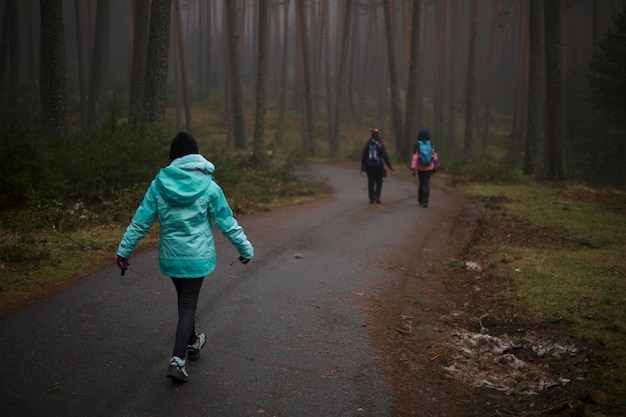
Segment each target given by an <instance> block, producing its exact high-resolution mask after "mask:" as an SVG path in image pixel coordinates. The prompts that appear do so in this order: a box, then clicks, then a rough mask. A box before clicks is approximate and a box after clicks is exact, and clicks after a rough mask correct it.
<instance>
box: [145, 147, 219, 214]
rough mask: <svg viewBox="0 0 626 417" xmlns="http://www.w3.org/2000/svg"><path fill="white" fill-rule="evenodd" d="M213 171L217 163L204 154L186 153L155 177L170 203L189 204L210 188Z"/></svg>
mask: <svg viewBox="0 0 626 417" xmlns="http://www.w3.org/2000/svg"><path fill="white" fill-rule="evenodd" d="M213 171H215V165H213V164H212V163H211V162H209V161H207V160H206V159H204V157H203V156H202V155H200V154H190V155H185V156H183V157H182V158H178V159H174V160H173V161H172V162H171V163H170V165H169V166H167V167H165V168H163V169H161V170H160V171H159V174H158V175H157V177H156V179H155V182H156V186H157V190H158V191H159V194H160V195H161V196H162V197H163V198H164V199H165V201H167V202H168V203H169V204H172V205H174V206H188V205H190V204H191V203H193V202H194V201H196V200H197V199H198V197H200V196H201V195H203V194H204V193H205V192H206V190H207V189H208V188H209V186H210V185H211V183H212V182H213V176H212V175H211V174H212V173H213Z"/></svg>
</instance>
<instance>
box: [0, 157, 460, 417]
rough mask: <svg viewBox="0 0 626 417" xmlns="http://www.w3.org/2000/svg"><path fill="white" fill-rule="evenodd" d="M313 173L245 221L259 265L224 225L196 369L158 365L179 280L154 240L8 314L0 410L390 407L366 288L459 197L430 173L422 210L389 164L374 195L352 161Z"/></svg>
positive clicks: (320, 412)
mask: <svg viewBox="0 0 626 417" xmlns="http://www.w3.org/2000/svg"><path fill="white" fill-rule="evenodd" d="M218 168H219V167H218ZM312 175H318V176H322V177H325V178H327V179H328V181H329V182H330V184H332V186H333V187H334V188H335V190H336V193H335V194H334V195H332V196H329V197H325V198H323V199H320V200H317V201H313V202H309V203H306V204H302V205H294V206H288V207H282V208H278V209H273V210H271V211H268V212H264V213H259V214H255V215H249V216H242V217H240V218H239V221H240V223H241V224H242V225H243V226H244V229H245V231H246V234H247V235H248V237H249V239H250V240H251V242H252V243H253V245H254V246H255V249H256V252H257V253H256V256H255V257H254V259H253V260H252V262H250V264H248V265H246V266H244V265H241V264H239V263H236V264H235V265H230V263H231V262H232V261H233V260H235V259H236V258H237V253H236V251H235V250H234V248H233V247H232V246H230V245H229V244H228V243H227V242H226V241H225V240H224V239H223V238H222V237H221V236H219V237H218V238H217V245H218V268H217V270H216V271H215V272H214V273H213V274H212V275H210V276H209V277H208V278H207V279H206V280H205V282H204V286H203V288H202V292H201V294H200V302H199V306H198V312H197V316H198V320H197V328H198V330H200V331H204V332H205V333H206V334H207V339H208V342H207V345H206V346H205V348H204V349H203V351H202V357H201V358H200V360H199V361H198V362H189V364H188V366H187V368H188V372H189V373H190V379H189V382H187V383H186V384H182V385H173V384H172V383H171V381H170V380H169V379H167V378H166V377H165V374H166V370H167V362H168V360H169V357H170V355H171V349H172V346H173V338H174V330H175V325H176V317H177V313H176V305H175V304H176V302H175V291H174V288H173V286H172V284H171V282H170V281H169V279H168V278H167V277H165V276H163V275H162V274H161V273H160V272H159V271H158V266H157V258H156V252H150V253H147V254H144V255H140V256H136V257H133V258H131V268H130V269H129V271H128V272H127V273H126V275H125V276H123V277H121V276H120V274H119V271H118V270H117V268H116V267H114V266H112V267H110V268H107V269H105V270H103V271H100V272H99V273H97V274H95V275H92V276H89V277H87V278H85V279H84V280H82V281H81V282H79V283H78V284H77V285H75V286H74V287H72V288H70V289H68V290H65V291H63V292H61V293H59V294H58V295H56V296H54V297H53V298H51V299H49V300H47V301H45V302H43V303H40V304H37V305H33V306H30V307H27V308H26V309H24V310H23V311H21V312H20V313H18V314H15V315H13V316H10V317H8V318H5V319H3V320H2V321H0V354H1V359H0V416H4V417H11V416H16V417H17V416H33V417H35V416H37V417H48V416H50V417H52V416H59V417H61V416H63V417H72V416H91V417H93V416H154V417H157V416H186V417H192V416H236V417H239V416H241V417H247V416H259V415H265V416H285V417H335V416H341V417H343V416H376V417H385V416H391V415H392V412H391V404H392V398H393V392H392V389H391V387H390V385H389V384H388V383H387V382H386V381H385V379H384V377H383V375H381V372H380V371H379V369H378V367H377V365H378V364H377V359H378V357H377V352H376V350H375V349H374V347H373V346H372V343H371V340H370V337H369V336H368V329H367V325H368V321H370V320H371V317H370V316H368V311H369V310H368V305H367V301H366V300H367V298H368V296H371V295H372V292H373V291H375V289H376V288H377V287H378V288H379V287H380V285H384V283H385V280H386V279H388V278H389V274H390V273H392V272H390V271H389V270H388V269H386V268H385V262H386V259H387V257H389V256H392V255H393V253H394V252H397V251H403V250H411V245H413V244H414V242H417V244H420V243H419V242H420V240H419V239H420V238H416V230H424V229H430V230H431V231H432V230H433V229H434V228H436V227H437V225H438V223H439V222H442V221H444V219H445V218H446V216H447V214H449V212H450V211H451V210H453V208H451V207H450V199H452V197H451V196H449V195H447V194H446V193H444V192H443V190H442V189H440V188H439V187H437V185H436V184H437V181H439V179H438V178H436V180H435V185H433V191H432V195H431V207H430V208H428V209H424V208H421V207H419V206H418V205H417V202H416V183H415V182H414V181H412V180H411V178H410V177H408V176H407V175H398V174H393V173H392V175H391V176H390V177H389V178H387V179H386V180H385V183H384V186H383V193H382V201H383V204H381V205H370V204H369V201H368V198H367V191H366V178H365V177H364V176H361V175H360V173H359V169H358V165H357V164H345V165H341V166H336V165H321V166H316V167H315V168H314V171H313V173H312ZM112 256H113V254H112Z"/></svg>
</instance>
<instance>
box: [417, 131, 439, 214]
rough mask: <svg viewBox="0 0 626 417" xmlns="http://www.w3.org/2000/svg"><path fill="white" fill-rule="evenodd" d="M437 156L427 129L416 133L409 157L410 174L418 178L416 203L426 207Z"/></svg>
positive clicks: (437, 161)
mask: <svg viewBox="0 0 626 417" xmlns="http://www.w3.org/2000/svg"><path fill="white" fill-rule="evenodd" d="M438 164H439V158H438V156H437V151H436V149H435V147H434V146H433V144H432V143H431V141H430V135H429V134H428V130H426V129H422V130H420V132H419V134H418V135H417V141H416V142H415V144H414V145H413V157H412V158H411V175H413V176H415V173H416V172H417V178H418V180H419V187H418V189H417V203H418V204H419V205H421V206H422V207H428V200H429V198H430V176H431V175H432V174H433V173H435V172H437V165H438Z"/></svg>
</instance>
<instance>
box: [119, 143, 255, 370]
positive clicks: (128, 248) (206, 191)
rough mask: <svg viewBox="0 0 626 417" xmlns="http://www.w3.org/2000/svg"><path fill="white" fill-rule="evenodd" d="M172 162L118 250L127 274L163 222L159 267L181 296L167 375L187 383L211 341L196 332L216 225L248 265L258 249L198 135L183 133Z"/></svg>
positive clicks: (155, 182) (158, 178)
mask: <svg viewBox="0 0 626 417" xmlns="http://www.w3.org/2000/svg"><path fill="white" fill-rule="evenodd" d="M169 158H170V164H169V166H167V167H165V168H163V169H161V170H160V171H159V173H158V174H157V176H156V178H155V179H154V180H153V181H152V183H151V184H150V187H149V188H148V191H147V192H146V194H145V196H144V198H143V201H142V202H141V204H140V205H139V207H138V208H137V211H136V212H135V215H134V217H133V219H132V221H131V223H130V225H129V226H128V228H127V229H126V232H125V233H124V236H123V237H122V240H121V242H120V244H119V247H118V249H117V258H116V264H117V266H118V267H119V268H120V269H121V270H122V275H124V273H125V272H126V270H127V269H128V267H129V261H128V259H129V258H130V256H131V254H132V253H133V251H134V250H135V247H136V245H137V243H138V242H139V241H140V240H141V238H143V237H144V236H145V235H146V233H147V232H148V230H149V229H150V227H151V226H152V224H153V223H154V221H155V220H157V219H158V221H159V224H160V236H159V268H160V270H161V272H162V273H163V274H165V275H167V276H169V277H170V278H171V280H172V283H173V284H174V288H175V289H176V294H177V297H178V324H177V326H176V337H175V343H174V349H173V352H172V357H171V358H170V360H169V366H168V371H167V377H168V378H172V380H173V381H174V382H185V381H187V379H188V377H189V374H188V373H187V369H186V367H185V365H186V361H187V359H189V360H197V359H198V358H199V355H200V349H202V347H203V346H204V344H205V343H206V335H205V334H204V333H196V329H195V314H196V308H197V304H198V296H199V293H200V288H201V287H202V282H203V280H204V277H205V276H207V275H209V274H210V273H211V272H213V270H214V269H215V265H216V257H215V241H214V238H213V228H212V224H214V225H215V226H216V227H217V228H218V229H219V231H220V232H221V233H222V234H223V235H224V236H225V237H226V238H227V239H228V241H229V242H230V243H231V244H232V245H233V246H234V247H235V248H236V249H237V251H238V252H239V261H240V262H241V263H243V264H247V263H248V262H249V261H250V259H251V258H252V257H253V256H254V248H253V247H252V245H251V244H250V242H249V241H248V238H247V237H246V235H245V233H244V231H243V228H242V227H241V226H240V225H239V224H238V223H237V221H236V220H235V218H234V217H233V212H232V210H231V209H230V206H229V205H228V202H227V200H226V197H225V196H224V192H223V191H222V189H221V188H220V186H219V185H218V184H217V183H216V182H215V180H214V179H213V175H212V173H213V171H214V170H215V166H214V165H213V164H212V163H211V162H209V161H207V160H206V159H205V158H204V157H203V156H202V155H200V154H199V153H198V144H197V143H196V141H195V139H194V138H193V137H192V136H191V135H189V134H187V133H185V132H180V133H179V134H178V135H177V136H176V137H175V138H174V139H173V140H172V143H171V146H170V155H169Z"/></svg>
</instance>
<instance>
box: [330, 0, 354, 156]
mask: <svg viewBox="0 0 626 417" xmlns="http://www.w3.org/2000/svg"><path fill="white" fill-rule="evenodd" d="M343 16H344V19H343V25H342V27H341V45H340V48H341V49H340V51H339V68H338V70H337V77H336V81H337V84H336V89H335V94H336V98H335V117H334V118H333V124H332V129H331V132H330V144H329V145H330V146H329V150H330V156H332V157H334V156H336V155H337V153H338V152H339V131H340V128H341V120H342V115H343V109H344V89H345V85H346V78H347V74H346V73H347V71H348V50H349V46H350V28H351V25H350V23H351V22H352V0H346V1H345V9H344V13H343ZM328 93H329V94H330V92H328Z"/></svg>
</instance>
